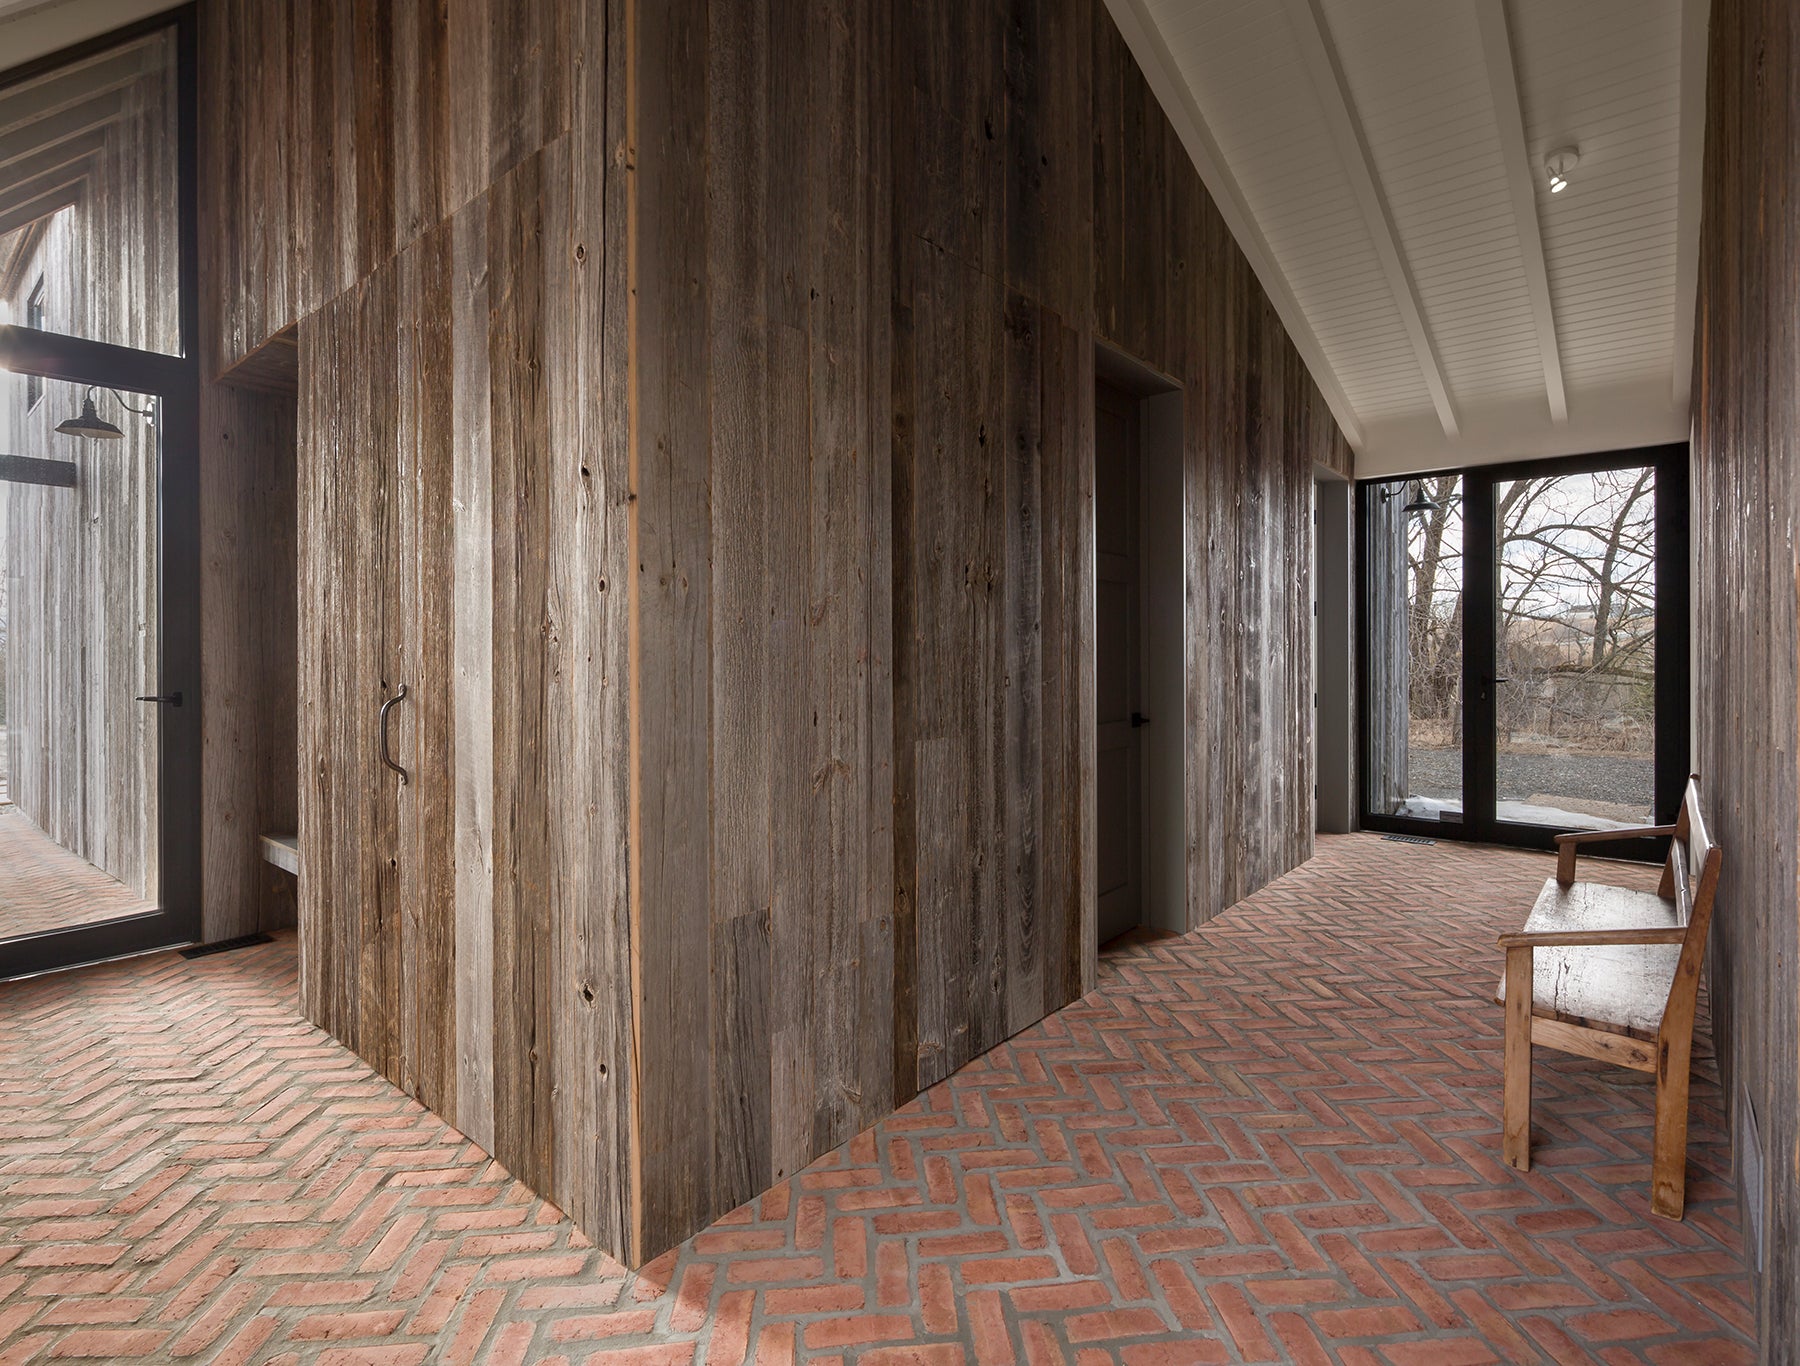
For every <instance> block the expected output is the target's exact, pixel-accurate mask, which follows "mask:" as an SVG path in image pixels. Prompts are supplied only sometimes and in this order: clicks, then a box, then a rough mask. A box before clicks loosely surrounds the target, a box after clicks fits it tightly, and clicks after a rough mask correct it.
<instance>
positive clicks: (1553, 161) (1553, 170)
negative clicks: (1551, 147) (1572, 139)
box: [1544, 147, 1581, 194]
mask: <svg viewBox="0 0 1800 1366" xmlns="http://www.w3.org/2000/svg"><path fill="white" fill-rule="evenodd" d="M1580 160H1581V153H1580V152H1579V151H1577V150H1576V149H1575V148H1573V147H1558V148H1557V149H1556V150H1555V151H1554V152H1552V153H1550V155H1549V156H1547V157H1545V158H1544V174H1546V175H1547V176H1549V177H1550V193H1551V194H1561V193H1562V192H1563V191H1564V190H1566V189H1568V188H1569V172H1570V171H1572V170H1574V169H1575V163H1576V162H1578V161H1580Z"/></svg>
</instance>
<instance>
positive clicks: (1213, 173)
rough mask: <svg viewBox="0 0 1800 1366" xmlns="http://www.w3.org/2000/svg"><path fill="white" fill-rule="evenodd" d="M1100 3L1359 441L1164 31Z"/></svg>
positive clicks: (1358, 428) (1340, 418)
mask: <svg viewBox="0 0 1800 1366" xmlns="http://www.w3.org/2000/svg"><path fill="white" fill-rule="evenodd" d="M1106 7H1107V9H1108V11H1109V12H1110V13H1111V14H1112V17H1113V22H1114V23H1116V24H1117V25H1118V26H1119V32H1120V33H1121V34H1122V35H1123V36H1124V38H1125V43H1126V46H1127V47H1129V48H1130V49H1131V54H1132V56H1134V57H1136V58H1137V63H1138V66H1139V67H1141V68H1142V69H1143V72H1144V78H1145V80H1147V81H1148V82H1149V84H1150V89H1151V92H1152V93H1153V94H1154V95H1155V96H1156V98H1157V102H1158V103H1159V104H1161V106H1162V109H1163V113H1164V114H1165V115H1167V116H1168V119H1169V122H1170V123H1171V124H1172V125H1173V126H1174V128H1175V132H1176V134H1177V136H1179V137H1180V138H1181V143H1182V146H1184V147H1186V148H1187V153H1188V156H1189V157H1190V158H1191V159H1192V160H1193V163H1194V169H1195V170H1196V171H1197V172H1199V175H1200V180H1201V183H1202V184H1204V185H1205V186H1206V190H1207V193H1208V194H1210V195H1211V196H1212V199H1213V203H1214V204H1215V205H1216V206H1217V208H1218V210H1219V215H1220V217H1222V218H1223V219H1224V220H1225V226H1226V227H1227V228H1229V229H1230V231H1231V235H1232V237H1234V238H1235V239H1236V240H1237V244H1238V249H1239V250H1240V251H1242V252H1243V253H1244V255H1245V257H1246V258H1247V259H1248V260H1249V262H1250V268H1251V270H1252V271H1254V272H1255V274H1256V278H1257V279H1258V280H1259V281H1260V282H1261V283H1262V287H1263V290H1264V291H1265V292H1266V293H1267V294H1268V296H1269V302H1270V303H1271V304H1273V305H1274V308H1275V312H1276V315H1277V316H1278V317H1279V318H1280V319H1281V323H1282V326H1283V327H1285V328H1286V329H1287V334H1288V337H1289V339H1290V340H1292V342H1293V343H1294V348H1295V350H1297V351H1298V352H1299V353H1300V358H1301V359H1302V360H1303V361H1305V362H1306V368H1307V369H1308V370H1309V371H1311V372H1312V377H1313V383H1315V384H1317V385H1318V386H1319V392H1320V393H1321V394H1322V395H1323V396H1324V398H1325V402H1326V404H1327V405H1328V406H1329V407H1330V409H1331V412H1332V416H1334V417H1335V418H1336V419H1337V423H1338V428H1339V430H1341V431H1342V432H1343V434H1344V439H1345V440H1346V441H1348V442H1349V443H1350V445H1351V446H1352V447H1353V448H1356V449H1360V448H1361V446H1362V444H1363V431H1362V423H1361V421H1360V420H1359V419H1358V417H1357V414H1356V410H1355V409H1354V408H1353V407H1352V406H1351V403H1350V400H1349V398H1348V397H1347V396H1346V395H1345V393H1344V389H1343V386H1342V384H1340V382H1339V380H1338V377H1337V374H1336V372H1335V371H1334V370H1333V369H1332V367H1331V365H1330V364H1329V362H1327V360H1326V359H1325V350H1324V348H1323V347H1322V346H1320V344H1319V339H1318V337H1317V336H1316V335H1315V334H1314V333H1313V330H1312V325H1311V323H1309V322H1308V321H1307V316H1306V313H1305V312H1304V311H1303V310H1302V309H1301V307H1300V305H1299V303H1298V301H1297V300H1296V299H1295V298H1294V293H1293V290H1292V289H1291V288H1290V287H1289V285H1288V282H1287V277H1286V276H1285V275H1283V274H1282V272H1281V268H1280V267H1279V266H1278V265H1277V264H1276V263H1275V254H1274V253H1273V252H1272V251H1270V250H1269V244H1268V242H1267V240H1266V239H1265V238H1264V237H1263V235H1262V231H1261V229H1260V228H1259V227H1258V226H1257V223H1256V219H1255V217H1254V216H1253V215H1252V214H1251V213H1250V210H1249V208H1248V207H1247V206H1246V204H1245V202H1244V197H1243V193H1242V191H1240V190H1239V188H1238V184H1237V180H1236V178H1235V177H1234V176H1233V175H1232V174H1231V171H1230V170H1229V168H1228V167H1227V165H1226V162H1225V158H1224V156H1223V155H1222V154H1221V153H1220V151H1219V147H1218V144H1217V143H1216V142H1214V141H1213V137H1212V133H1211V132H1210V131H1209V130H1208V128H1207V126H1206V120H1205V119H1203V118H1202V117H1201V115H1200V107H1199V105H1198V104H1197V103H1196V102H1195V100H1194V95H1193V91H1192V90H1190V89H1189V88H1188V84H1187V82H1186V81H1185V80H1184V79H1183V78H1182V77H1181V75H1180V73H1179V72H1178V71H1177V69H1176V66H1175V62H1174V59H1173V58H1172V57H1171V56H1170V55H1169V51H1168V48H1167V47H1165V46H1164V44H1163V39H1162V34H1161V33H1160V31H1159V30H1158V29H1157V27H1156V24H1155V23H1154V22H1153V21H1152V20H1151V18H1150V16H1149V15H1148V14H1147V13H1146V12H1145V10H1144V6H1143V0H1106Z"/></svg>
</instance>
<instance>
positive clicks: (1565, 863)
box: [1556, 825, 1675, 887]
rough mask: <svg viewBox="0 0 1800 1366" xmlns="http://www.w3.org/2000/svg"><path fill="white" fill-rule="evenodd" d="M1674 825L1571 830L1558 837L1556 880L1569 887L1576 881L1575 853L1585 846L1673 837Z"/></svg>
mask: <svg viewBox="0 0 1800 1366" xmlns="http://www.w3.org/2000/svg"><path fill="white" fill-rule="evenodd" d="M1674 833H1675V827H1674V826H1672V825H1628V826H1623V827H1621V828H1619V829H1617V830H1571V831H1569V832H1568V833H1567V834H1563V835H1558V836H1557V837H1556V880H1557V881H1558V882H1560V883H1561V884H1562V885H1563V886H1565V887H1567V886H1568V885H1569V884H1570V883H1571V882H1573V881H1574V880H1575V851H1576V850H1577V849H1578V848H1579V847H1580V846H1581V845H1584V844H1612V843H1614V842H1616V841H1618V840H1639V839H1657V838H1660V837H1661V836H1663V835H1673V834H1674Z"/></svg>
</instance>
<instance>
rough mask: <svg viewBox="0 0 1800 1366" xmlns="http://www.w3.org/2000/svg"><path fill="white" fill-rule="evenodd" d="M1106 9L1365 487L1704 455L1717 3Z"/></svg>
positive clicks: (1379, 0)
mask: <svg viewBox="0 0 1800 1366" xmlns="http://www.w3.org/2000/svg"><path fill="white" fill-rule="evenodd" d="M1108 4H1109V6H1110V7H1111V8H1112V10H1113V13H1114V17H1115V18H1116V19H1117V20H1118V22H1119V24H1120V27H1121V29H1123V31H1124V32H1125V35H1126V38H1127V40H1128V41H1129V42H1130V43H1131V45H1132V48H1133V50H1134V52H1135V53H1136V54H1137V57H1138V60H1139V63H1140V64H1141V65H1142V66H1143V67H1144V69H1145V72H1146V74H1147V75H1148V76H1149V78H1150V82H1151V84H1152V86H1153V87H1154V88H1155V89H1156V92H1157V95H1158V97H1159V99H1160V100H1161V101H1162V104H1163V107H1164V109H1165V110H1167V111H1168V113H1169V116H1170V118H1171V120H1172V121H1173V122H1174V123H1175V125H1176V127H1177V129H1178V130H1179V131H1180V132H1181V134H1182V137H1183V139H1184V141H1185V142H1186V143H1187V145H1188V149H1189V152H1190V153H1191V154H1192V155H1193V157H1194V160H1195V163H1196V165H1197V166H1198V167H1199V169H1200V173H1201V175H1202V176H1203V177H1204V178H1205V179H1206V181H1207V184H1208V187H1209V188H1210V189H1211V190H1212V192H1213V196H1214V198H1215V199H1216V200H1218V201H1219V202H1220V207H1221V209H1222V210H1223V211H1224V213H1225V216H1226V218H1227V221H1228V222H1230V223H1231V226H1232V229H1233V231H1234V232H1235V233H1236V234H1237V236H1238V240H1239V242H1240V244H1242V245H1243V246H1244V248H1245V251H1246V252H1247V254H1248V255H1249V256H1250V258H1251V261H1252V264H1253V265H1255V266H1256V268H1257V272H1258V274H1259V275H1260V276H1261V277H1262V279H1263V283H1264V285H1265V287H1266V288H1267V289H1268V291H1269V294H1270V296H1271V298H1273V299H1274V301H1275V303H1276V306H1277V308H1278V309H1279V310H1280V311H1281V312H1282V315H1283V319H1284V321H1285V322H1286V323H1287V325H1288V329H1289V331H1290V332H1291V333H1292V334H1293V335H1294V337H1295V340H1296V343H1297V344H1298V345H1299V347H1300V349H1301V352H1302V354H1304V355H1305V356H1306V358H1307V361H1308V364H1309V365H1311V367H1312V369H1313V373H1314V375H1315V377H1316V378H1317V379H1318V381H1319V385H1320V388H1321V389H1322V390H1323V391H1324V393H1325V395H1326V397H1327V399H1328V401H1329V402H1330V403H1331V405H1332V408H1333V410H1334V412H1336V414H1337V416H1338V420H1339V423H1340V424H1341V425H1342V426H1343V428H1344V432H1345V435H1346V436H1347V437H1348V438H1349V439H1350V442H1351V444H1352V445H1353V446H1354V447H1355V448H1356V450H1357V470H1358V473H1359V474H1362V475H1372V474H1386V473H1398V472H1403V471H1406V472H1410V471H1418V470H1426V469H1433V468H1444V467H1449V466H1458V465H1469V464H1482V463H1491V462H1494V461H1501V460H1509V459H1518V458H1525V457H1534V456H1546V455H1560V454H1575V453H1578V452H1583V451H1593V450H1606V449H1614V448H1621V447H1629V446H1637V445H1645V444H1650V443H1654V442H1661V441H1671V440H1681V439H1685V437H1686V436H1687V432H1688V415H1687V406H1688V404H1687V400H1688V392H1687V391H1688V372H1689V369H1690V363H1691V359H1692V328H1693V307H1694V302H1693V301H1694V263H1695V257H1696V253H1697V250H1698V227H1699V222H1698V212H1697V206H1698V202H1699V184H1700V165H1699V157H1700V147H1701V142H1702V139H1701V130H1702V119H1703V111H1704V99H1705V92H1704V89H1703V82H1704V72H1705V41H1706V32H1705V24H1706V9H1707V6H1706V0H1581V3H1579V4H1573V3H1570V0H1108ZM1568 146H1573V147H1575V148H1577V149H1578V151H1579V153H1580V161H1579V163H1578V164H1577V165H1576V167H1575V169H1574V171H1573V172H1571V174H1570V176H1569V185H1568V188H1567V189H1566V190H1564V191H1563V192H1562V193H1560V194H1554V195H1553V194H1552V193H1551V192H1550V186H1549V179H1548V175H1547V174H1546V171H1545V162H1546V160H1547V158H1548V157H1549V155H1550V154H1551V153H1552V152H1554V151H1556V150H1557V149H1559V148H1563V147H1568Z"/></svg>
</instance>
